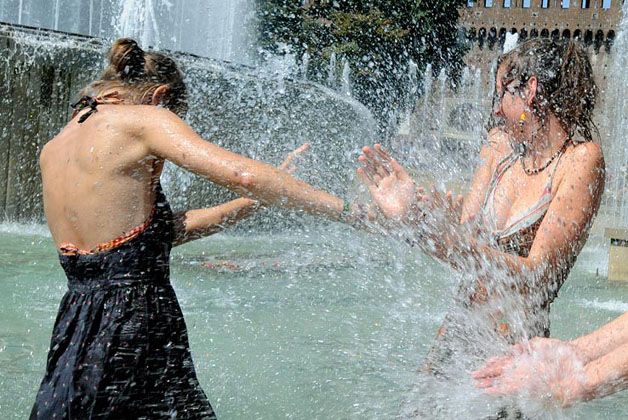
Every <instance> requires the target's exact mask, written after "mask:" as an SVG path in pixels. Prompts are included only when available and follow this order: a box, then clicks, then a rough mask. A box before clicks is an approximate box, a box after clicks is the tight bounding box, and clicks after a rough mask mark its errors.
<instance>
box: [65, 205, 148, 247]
mask: <svg viewBox="0 0 628 420" xmlns="http://www.w3.org/2000/svg"><path fill="white" fill-rule="evenodd" d="M154 215H155V207H153V210H152V211H151V213H150V216H149V217H148V220H146V221H145V222H144V223H142V224H141V225H139V226H136V227H134V228H133V229H131V230H130V231H128V232H126V233H123V234H122V235H120V236H118V237H117V238H115V239H112V240H110V241H107V242H102V243H99V244H98V245H96V246H95V247H94V248H92V249H89V250H87V249H80V248H79V247H77V246H76V245H74V244H73V243H71V242H64V243H62V244H61V245H60V246H59V253H60V254H61V255H68V256H70V255H90V254H96V253H98V252H103V251H108V250H110V249H114V248H117V247H119V246H120V245H122V244H124V243H125V242H128V241H130V240H131V239H134V238H136V237H138V236H139V235H140V234H141V233H142V232H144V231H145V230H146V229H147V228H148V227H149V226H150V224H151V223H152V221H153V217H154Z"/></svg>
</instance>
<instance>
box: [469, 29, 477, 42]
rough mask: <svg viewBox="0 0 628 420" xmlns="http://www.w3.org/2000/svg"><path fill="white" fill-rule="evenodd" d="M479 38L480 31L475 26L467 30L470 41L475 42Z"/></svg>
mask: <svg viewBox="0 0 628 420" xmlns="http://www.w3.org/2000/svg"><path fill="white" fill-rule="evenodd" d="M477 38H478V31H477V30H476V29H475V28H469V30H468V31H467V39H468V40H469V42H475V40H476V39H477Z"/></svg>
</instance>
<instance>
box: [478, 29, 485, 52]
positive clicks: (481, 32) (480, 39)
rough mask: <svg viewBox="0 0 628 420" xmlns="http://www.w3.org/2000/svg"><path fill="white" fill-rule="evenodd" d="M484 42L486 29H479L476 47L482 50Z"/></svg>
mask: <svg viewBox="0 0 628 420" xmlns="http://www.w3.org/2000/svg"><path fill="white" fill-rule="evenodd" d="M484 41H486V28H480V30H479V31H478V46H479V47H480V49H482V48H484Z"/></svg>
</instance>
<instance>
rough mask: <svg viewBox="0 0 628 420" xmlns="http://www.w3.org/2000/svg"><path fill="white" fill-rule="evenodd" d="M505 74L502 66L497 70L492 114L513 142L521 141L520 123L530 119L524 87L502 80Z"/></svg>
mask: <svg viewBox="0 0 628 420" xmlns="http://www.w3.org/2000/svg"><path fill="white" fill-rule="evenodd" d="M505 72H506V68H505V66H504V65H501V66H500V67H499V69H498V70H497V79H496V83H495V104H494V109H493V112H494V113H495V116H496V117H498V118H500V119H501V120H502V121H503V122H504V130H505V131H506V132H507V133H508V134H510V135H511V136H512V137H513V138H514V139H515V140H518V141H521V140H523V138H522V135H523V130H522V121H525V119H528V118H532V115H531V114H530V112H528V111H529V110H528V107H527V105H526V102H525V99H524V98H523V94H522V92H523V88H524V87H525V86H524V85H523V84H522V83H521V82H520V81H519V80H510V81H509V80H504V74H505ZM522 115H523V117H522Z"/></svg>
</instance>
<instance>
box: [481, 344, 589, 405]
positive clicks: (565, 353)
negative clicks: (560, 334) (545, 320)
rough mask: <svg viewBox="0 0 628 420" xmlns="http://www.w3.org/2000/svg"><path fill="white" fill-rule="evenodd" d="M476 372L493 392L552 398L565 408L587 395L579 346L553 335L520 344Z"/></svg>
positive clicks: (484, 386) (494, 393) (488, 389)
mask: <svg viewBox="0 0 628 420" xmlns="http://www.w3.org/2000/svg"><path fill="white" fill-rule="evenodd" d="M472 375H473V377H474V379H475V380H476V386H477V387H478V388H481V389H483V390H484V391H485V392H486V393H487V394H489V395H495V396H500V395H524V396H527V397H533V398H534V397H536V398H548V397H549V398H551V399H553V400H554V401H555V402H557V403H558V404H559V405H560V406H562V407H568V406H570V405H572V404H573V403H574V402H576V401H578V400H581V399H585V398H586V395H587V392H586V377H585V372H584V367H583V365H582V363H581V361H580V359H579V358H578V356H577V353H576V352H575V349H574V348H573V347H572V346H571V345H570V344H568V343H566V342H563V341H561V340H557V339H552V338H540V337H536V338H533V339H532V340H530V341H529V343H527V344H516V345H515V346H513V347H512V348H511V350H510V352H509V354H507V355H504V356H501V357H496V358H493V359H490V360H489V361H488V362H487V363H486V364H485V365H484V366H483V367H482V368H480V369H478V370H476V371H475V372H473V374H472Z"/></svg>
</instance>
